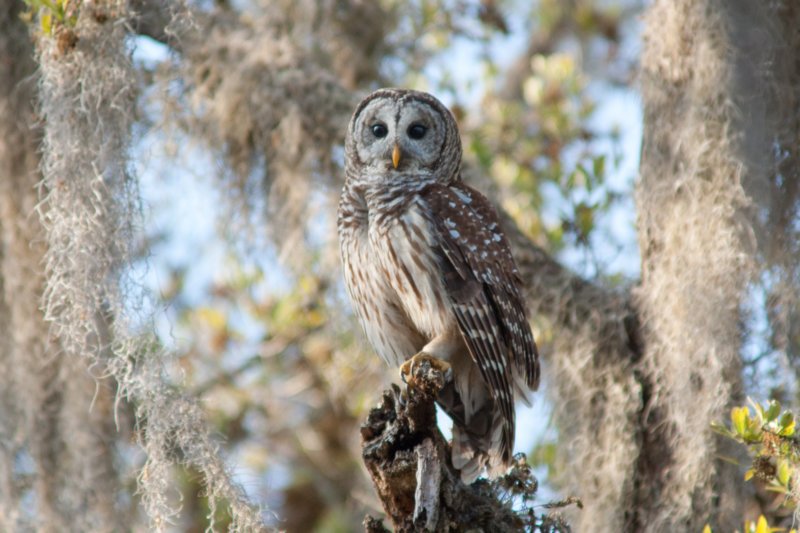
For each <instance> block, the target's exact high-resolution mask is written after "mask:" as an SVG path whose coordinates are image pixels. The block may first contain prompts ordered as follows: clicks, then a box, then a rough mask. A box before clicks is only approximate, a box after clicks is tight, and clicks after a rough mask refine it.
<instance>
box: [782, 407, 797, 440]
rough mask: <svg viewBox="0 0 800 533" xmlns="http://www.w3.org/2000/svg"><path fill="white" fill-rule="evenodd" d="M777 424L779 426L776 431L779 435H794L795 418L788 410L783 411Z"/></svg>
mask: <svg viewBox="0 0 800 533" xmlns="http://www.w3.org/2000/svg"><path fill="white" fill-rule="evenodd" d="M778 424H779V425H780V428H781V429H780V431H778V435H780V436H781V437H791V436H792V435H794V429H795V419H794V415H793V414H792V413H790V412H789V411H786V412H785V413H783V416H782V417H781V419H780V422H778Z"/></svg>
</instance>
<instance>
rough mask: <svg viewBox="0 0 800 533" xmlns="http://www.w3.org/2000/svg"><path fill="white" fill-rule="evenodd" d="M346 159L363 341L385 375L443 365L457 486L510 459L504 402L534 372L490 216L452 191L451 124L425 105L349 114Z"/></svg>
mask: <svg viewBox="0 0 800 533" xmlns="http://www.w3.org/2000/svg"><path fill="white" fill-rule="evenodd" d="M376 125H379V126H378V130H375V126H376ZM412 126H422V127H424V128H425V135H424V136H423V137H421V138H417V137H415V136H412V135H410V134H409V133H408V132H409V131H410V129H411V128H412ZM375 131H378V132H379V133H381V134H382V135H377V134H375V133H374V132H375ZM396 150H399V152H400V154H401V157H400V159H399V164H395V163H396V162H395V161H394V160H393V158H394V155H395V151H396ZM345 153H346V158H345V175H346V181H345V186H344V190H343V191H342V196H341V200H340V205H339V222H338V226H339V238H340V245H341V252H342V263H343V267H344V273H345V281H346V286H347V290H348V293H349V295H350V297H351V300H352V301H353V305H354V307H355V310H356V314H357V315H358V317H359V320H360V321H361V324H362V326H363V328H364V331H365V333H366V335H367V338H368V340H369V341H370V343H371V344H372V345H373V347H374V348H375V350H376V351H377V352H378V354H379V355H380V356H381V357H382V358H383V359H384V360H386V361H387V363H389V364H390V365H393V366H399V365H400V364H402V363H403V362H404V361H405V360H407V359H408V358H410V357H412V356H413V355H415V354H416V353H418V352H420V351H425V352H426V353H429V354H430V355H433V356H434V357H437V358H439V359H444V360H447V361H449V362H450V364H451V365H452V368H453V383H452V384H451V385H449V386H448V387H446V388H445V390H443V392H442V393H441V394H440V396H439V399H438V401H439V403H440V404H441V405H442V407H443V408H444V410H445V411H446V412H447V413H448V414H450V416H451V417H452V418H453V420H454V427H453V464H454V465H456V466H457V468H460V469H461V472H462V478H464V479H465V481H471V480H472V479H474V478H475V477H476V476H477V475H478V474H479V473H480V472H481V471H484V470H485V469H486V470H488V473H489V474H490V475H495V474H497V473H499V472H500V471H502V469H503V468H504V467H505V466H506V465H507V464H508V463H509V461H510V459H511V455H512V451H513V445H514V431H515V428H514V425H515V423H514V400H515V394H516V393H522V394H524V393H525V391H524V390H523V388H531V389H535V388H536V387H537V386H538V382H539V363H538V355H537V353H536V345H535V344H534V341H533V335H532V334H531V330H530V325H529V324H528V320H527V317H526V312H525V306H524V301H523V299H522V296H521V292H520V282H519V273H518V271H517V268H516V265H515V263H514V259H513V257H512V256H511V252H510V249H509V246H508V242H507V240H506V238H505V236H504V235H503V234H502V232H501V230H500V227H499V225H498V220H497V215H496V213H495V211H494V209H493V208H492V207H491V204H490V203H489V202H488V200H486V198H484V197H483V196H482V195H481V194H480V193H478V192H477V191H475V190H474V189H471V188H469V187H467V186H466V185H464V184H463V183H461V180H460V176H459V171H460V165H461V141H460V137H459V134H458V128H457V126H456V123H455V119H454V118H453V115H452V114H451V113H450V112H449V110H447V108H446V107H444V106H443V105H442V104H441V103H440V102H439V101H438V100H437V99H436V98H434V97H433V96H431V95H429V94H426V93H420V92H416V91H406V90H402V89H381V90H379V91H376V92H374V93H372V94H371V95H369V96H367V97H366V98H365V99H364V100H363V101H362V102H361V103H360V104H359V106H358V107H357V108H356V111H355V113H354V115H353V118H352V119H351V121H350V125H349V127H348V131H347V140H346V144H345ZM520 384H524V387H523V388H521V385H520Z"/></svg>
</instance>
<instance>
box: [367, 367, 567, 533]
mask: <svg viewBox="0 0 800 533" xmlns="http://www.w3.org/2000/svg"><path fill="white" fill-rule="evenodd" d="M414 379H415V386H414V387H408V388H407V389H406V390H405V391H403V392H401V390H400V388H399V387H397V386H396V385H394V386H393V387H392V389H391V390H389V391H385V392H384V393H383V398H382V400H381V403H380V405H379V406H378V407H376V408H374V409H372V410H371V411H370V413H369V416H368V418H367V421H366V422H365V423H364V425H363V426H361V439H362V458H363V460H364V464H365V465H366V467H367V470H368V471H369V474H370V476H371V477H372V481H373V483H374V485H375V489H376V491H377V493H378V497H379V499H380V500H381V503H382V504H383V508H384V510H385V511H386V515H387V517H388V518H389V520H390V521H391V523H392V526H393V527H394V529H395V531H398V532H412V531H431V532H433V531H436V532H445V531H487V532H488V531H492V532H498V533H502V532H512V531H523V530H531V531H532V530H534V528H540V529H538V530H541V531H568V530H569V528H568V527H567V526H566V524H565V523H563V522H562V521H560V520H558V519H557V518H556V517H548V516H545V515H543V516H542V517H541V518H540V519H539V520H538V521H537V517H536V515H535V513H533V512H532V511H531V512H530V513H527V512H522V513H518V512H515V511H514V509H512V507H511V503H512V501H513V499H512V497H513V496H514V495H516V496H520V497H522V498H524V499H532V498H533V496H534V494H535V492H536V487H537V484H536V480H535V478H533V477H532V475H531V472H530V469H529V468H528V467H527V465H526V464H525V461H524V458H522V459H520V463H519V465H518V466H517V467H516V468H512V470H511V472H510V473H509V474H508V475H507V476H505V477H503V478H500V479H499V480H496V481H493V482H488V481H485V480H479V481H477V482H475V483H473V484H472V485H465V484H464V483H462V482H461V478H460V474H459V472H458V470H456V469H455V468H453V465H452V464H451V462H450V446H449V444H448V443H447V441H446V440H445V439H444V437H443V436H442V434H441V432H440V431H439V428H438V427H437V425H436V405H435V399H436V396H437V395H438V393H439V391H440V390H441V389H442V387H444V386H445V385H446V384H447V383H446V380H445V377H444V376H443V375H442V373H441V372H440V371H438V370H437V369H434V368H432V367H431V366H430V363H429V362H427V361H426V362H423V363H421V364H419V365H415V369H414ZM364 525H365V528H366V530H367V531H368V532H376V533H377V532H381V531H385V529H383V526H382V525H381V524H380V522H379V521H378V520H375V519H374V518H371V517H367V519H366V520H365V523H364Z"/></svg>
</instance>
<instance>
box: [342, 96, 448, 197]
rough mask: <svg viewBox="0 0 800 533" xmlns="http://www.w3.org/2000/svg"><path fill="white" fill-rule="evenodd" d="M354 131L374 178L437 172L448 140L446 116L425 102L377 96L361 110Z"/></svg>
mask: <svg viewBox="0 0 800 533" xmlns="http://www.w3.org/2000/svg"><path fill="white" fill-rule="evenodd" d="M353 135H354V137H355V138H354V140H355V143H356V149H357V152H358V157H359V159H360V160H361V162H362V163H363V164H364V165H365V166H366V170H367V171H368V172H367V175H368V176H369V177H370V179H371V180H376V181H378V182H385V181H392V180H396V179H398V178H399V177H401V176H404V177H405V176H412V175H413V176H416V177H417V178H420V177H425V176H431V175H433V174H435V172H436V167H437V165H438V164H439V161H440V157H441V152H442V148H443V145H444V141H445V131H444V120H443V117H442V116H441V114H440V112H439V111H438V110H436V109H434V108H433V107H431V106H430V105H428V104H426V103H425V102H421V101H419V100H414V99H405V98H400V99H394V98H378V99H375V100H373V101H372V102H370V103H369V104H368V105H367V106H366V107H365V108H364V109H363V110H361V113H360V114H359V116H358V118H357V120H356V124H355V128H354V131H353Z"/></svg>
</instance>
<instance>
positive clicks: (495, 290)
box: [424, 184, 538, 460]
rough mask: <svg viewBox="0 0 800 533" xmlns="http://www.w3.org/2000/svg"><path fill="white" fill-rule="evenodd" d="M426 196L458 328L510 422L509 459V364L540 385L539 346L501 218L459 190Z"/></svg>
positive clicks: (506, 449)
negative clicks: (501, 231)
mask: <svg viewBox="0 0 800 533" xmlns="http://www.w3.org/2000/svg"><path fill="white" fill-rule="evenodd" d="M457 187H458V188H460V189H456V188H457ZM424 197H425V198H426V200H427V201H428V202H429V205H430V208H431V209H430V212H431V213H432V214H433V217H434V220H433V224H434V226H435V229H436V230H437V233H438V236H439V243H440V246H441V249H442V254H443V260H444V261H445V262H446V264H445V266H444V268H443V274H444V276H443V277H444V281H445V286H446V290H447V292H448V295H449V296H450V298H451V300H452V302H453V309H454V314H455V316H456V320H457V322H458V325H459V329H460V330H461V333H462V336H463V338H464V340H465V342H466V344H467V346H468V348H469V350H470V354H471V356H472V358H473V360H474V361H475V363H476V364H477V365H478V368H479V370H480V372H481V375H482V376H483V379H484V381H485V382H486V383H487V385H489V388H490V390H491V394H492V397H493V398H494V400H495V401H496V402H497V403H498V404H499V407H500V410H501V412H502V413H503V417H504V418H505V420H506V421H507V423H506V424H504V426H505V427H504V428H503V441H504V442H503V444H504V446H503V456H504V460H508V458H509V456H510V454H511V448H512V446H513V434H514V395H513V377H512V376H511V368H510V367H509V364H510V363H511V361H512V360H513V362H514V364H515V365H516V366H517V368H518V370H519V372H520V373H521V374H522V375H523V376H524V377H525V381H526V382H527V384H528V385H529V386H531V387H535V386H536V384H537V383H538V361H537V354H536V347H535V344H534V343H533V336H532V334H531V332H530V326H529V325H528V322H527V318H526V316H525V311H524V307H523V303H522V297H521V295H520V293H519V288H518V282H517V275H518V274H517V270H516V267H515V265H514V261H513V258H512V256H511V252H510V250H509V248H508V244H507V242H506V241H505V237H504V236H503V235H502V234H501V233H500V230H499V227H497V217H496V215H494V212H493V210H492V208H491V206H490V205H489V203H488V201H487V200H485V199H484V198H483V197H482V196H480V195H479V194H478V193H477V192H475V191H473V190H472V189H469V188H467V187H466V186H463V185H461V184H457V185H453V186H451V187H446V186H443V185H435V186H431V187H430V188H429V190H427V191H426V192H425V194H424ZM509 351H511V354H509Z"/></svg>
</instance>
